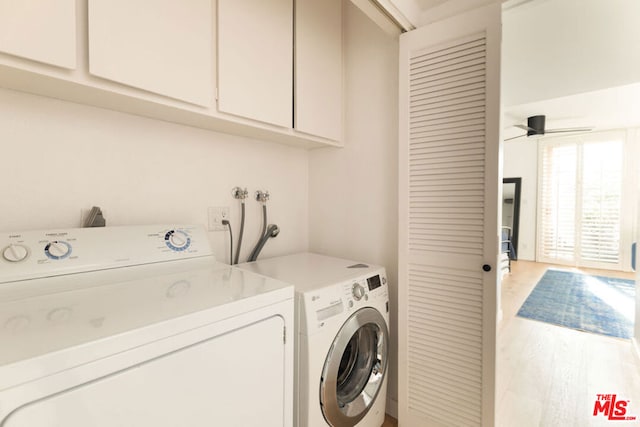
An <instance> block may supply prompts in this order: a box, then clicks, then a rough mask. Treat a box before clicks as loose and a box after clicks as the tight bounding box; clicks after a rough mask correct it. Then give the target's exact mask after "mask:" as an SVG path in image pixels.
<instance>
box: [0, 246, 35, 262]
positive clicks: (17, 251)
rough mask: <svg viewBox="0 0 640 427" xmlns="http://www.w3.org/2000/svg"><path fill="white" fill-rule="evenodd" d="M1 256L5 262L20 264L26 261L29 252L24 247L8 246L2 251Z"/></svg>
mask: <svg viewBox="0 0 640 427" xmlns="http://www.w3.org/2000/svg"><path fill="white" fill-rule="evenodd" d="M2 256H3V257H4V259H6V260H7V261H11V262H20V261H24V260H25V259H27V256H29V250H28V249H27V247H26V246H24V245H9V246H7V247H6V248H4V251H2Z"/></svg>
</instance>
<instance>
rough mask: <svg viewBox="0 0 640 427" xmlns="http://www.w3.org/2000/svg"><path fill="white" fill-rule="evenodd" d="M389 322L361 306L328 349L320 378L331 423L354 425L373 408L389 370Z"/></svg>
mask: <svg viewBox="0 0 640 427" xmlns="http://www.w3.org/2000/svg"><path fill="white" fill-rule="evenodd" d="M388 341H389V332H388V329H387V322H386V321H385V319H384V317H382V315H381V314H380V312H379V311H378V310H376V309H374V308H370V307H366V308H362V309H360V310H358V311H356V312H355V313H353V314H352V315H351V317H349V319H347V321H346V322H345V323H344V325H342V328H340V331H339V332H338V334H337V335H336V338H335V340H334V341H333V344H332V346H331V350H329V354H328V355H327V359H326V360H325V362H324V368H323V369H322V379H321V381H320V404H321V407H322V413H323V415H324V417H325V419H326V420H327V422H328V423H329V424H330V425H332V426H336V427H338V426H340V427H342V426H354V425H356V424H357V423H358V422H359V421H360V420H361V419H362V418H363V417H364V416H365V415H366V414H367V412H368V411H369V409H371V406H372V405H373V402H374V401H375V399H376V397H377V395H378V392H379V391H380V388H381V387H382V383H383V381H384V376H385V374H386V371H387V352H388V345H389V344H388Z"/></svg>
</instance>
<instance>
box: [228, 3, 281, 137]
mask: <svg viewBox="0 0 640 427" xmlns="http://www.w3.org/2000/svg"><path fill="white" fill-rule="evenodd" d="M218 110H219V111H221V112H224V113H229V114H234V115H237V116H241V117H246V118H249V119H253V120H258V121H261V122H266V123H271V124H274V125H278V126H282V127H287V128H291V127H292V126H293V1H292V0H242V1H239V0H219V1H218Z"/></svg>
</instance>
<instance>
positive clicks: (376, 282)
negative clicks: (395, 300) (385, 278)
mask: <svg viewBox="0 0 640 427" xmlns="http://www.w3.org/2000/svg"><path fill="white" fill-rule="evenodd" d="M367 286H368V287H369V290H370V291H372V290H374V289H377V288H379V287H380V286H382V283H381V282H380V275H379V274H376V275H375V276H371V277H369V278H368V279H367Z"/></svg>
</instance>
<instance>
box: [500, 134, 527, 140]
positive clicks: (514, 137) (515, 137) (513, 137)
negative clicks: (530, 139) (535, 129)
mask: <svg viewBox="0 0 640 427" xmlns="http://www.w3.org/2000/svg"><path fill="white" fill-rule="evenodd" d="M523 136H527V135H526V134H525V135H518V136H512V137H511V138H507V139H505V141H511V140H512V139H518V138H522V137H523Z"/></svg>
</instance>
